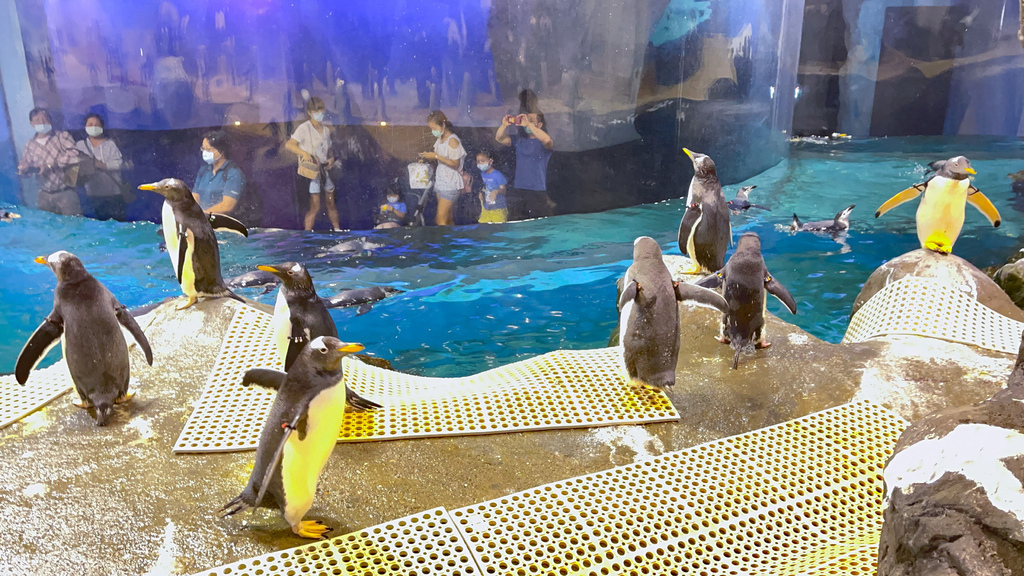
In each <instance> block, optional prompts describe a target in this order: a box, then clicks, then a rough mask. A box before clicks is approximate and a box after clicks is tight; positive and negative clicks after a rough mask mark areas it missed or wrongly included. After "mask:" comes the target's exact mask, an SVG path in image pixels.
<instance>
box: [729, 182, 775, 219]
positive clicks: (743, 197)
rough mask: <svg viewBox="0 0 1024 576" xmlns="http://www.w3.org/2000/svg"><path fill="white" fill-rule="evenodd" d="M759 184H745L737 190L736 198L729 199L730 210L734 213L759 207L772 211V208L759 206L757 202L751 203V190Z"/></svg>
mask: <svg viewBox="0 0 1024 576" xmlns="http://www.w3.org/2000/svg"><path fill="white" fill-rule="evenodd" d="M754 188H757V186H744V187H743V188H740V189H739V190H737V191H736V198H734V199H732V200H729V202H728V204H729V210H730V211H731V212H732V213H733V214H739V213H740V212H746V211H747V210H750V209H751V208H758V209H761V210H767V211H769V212H771V211H772V209H771V208H765V207H764V206H758V205H757V204H751V203H750V200H749V196H750V191H751V190H753V189H754Z"/></svg>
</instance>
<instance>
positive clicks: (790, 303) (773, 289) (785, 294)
mask: <svg viewBox="0 0 1024 576" xmlns="http://www.w3.org/2000/svg"><path fill="white" fill-rule="evenodd" d="M764 288H765V290H767V291H768V293H769V294H771V295H772V296H775V297H776V298H778V299H779V302H782V303H783V304H785V305H786V308H789V311H790V312H792V313H793V314H796V300H793V296H791V295H790V294H789V290H786V287H785V286H783V285H782V284H781V283H780V282H779V281H778V280H776V279H775V278H774V277H773V276H772V275H771V274H769V275H767V276H765V278H764Z"/></svg>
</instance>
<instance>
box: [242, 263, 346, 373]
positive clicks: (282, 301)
mask: <svg viewBox="0 0 1024 576" xmlns="http://www.w3.org/2000/svg"><path fill="white" fill-rule="evenodd" d="M257 268H258V269H259V270H262V271H263V272H269V273H271V274H273V275H274V276H277V277H278V278H280V279H281V287H280V288H279V289H278V291H277V302H276V303H275V304H274V317H273V318H272V319H271V321H270V325H271V326H272V327H273V329H274V341H275V342H276V343H277V355H278V357H279V358H280V359H281V363H282V364H283V365H284V369H285V370H288V368H290V367H291V365H292V363H293V362H295V359H296V358H297V357H298V355H299V352H301V351H302V348H303V347H305V346H306V344H308V343H309V342H310V341H311V340H313V339H314V338H317V337H320V336H331V337H333V338H337V337H338V328H337V326H335V325H334V319H333V318H331V314H330V312H328V311H327V306H326V305H324V302H323V301H322V300H321V299H320V297H319V296H317V294H316V289H315V288H314V287H313V279H312V278H311V277H310V275H309V272H308V271H306V267H305V266H303V265H302V264H299V263H298V262H286V263H284V264H281V265H280V266H257Z"/></svg>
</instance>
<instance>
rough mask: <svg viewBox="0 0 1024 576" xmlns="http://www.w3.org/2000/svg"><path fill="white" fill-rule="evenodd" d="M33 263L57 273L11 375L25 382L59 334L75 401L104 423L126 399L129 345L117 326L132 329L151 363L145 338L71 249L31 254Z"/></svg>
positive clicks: (126, 311) (20, 381) (55, 342)
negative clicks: (44, 310) (49, 299)
mask: <svg viewBox="0 0 1024 576" xmlns="http://www.w3.org/2000/svg"><path fill="white" fill-rule="evenodd" d="M36 262H38V263H39V264H45V265H46V266H48V267H49V268H50V270H52V271H53V273H54V275H55V276H57V288H56V289H55V290H54V291H53V311H51V312H50V314H49V315H48V316H47V317H46V320H44V321H43V323H42V324H40V325H39V328H36V331H35V332H33V333H32V336H31V337H30V338H29V340H28V342H26V343H25V347H24V348H22V350H21V353H20V354H19V355H18V361H17V364H16V365H15V368H14V375H15V378H16V379H17V380H18V383H19V384H22V385H24V384H25V382H26V381H28V377H29V373H30V372H31V371H32V370H33V369H34V368H35V367H36V365H37V364H39V360H40V359H42V357H43V356H45V355H46V352H47V351H49V349H50V348H52V347H53V346H55V345H56V344H57V342H58V339H59V340H60V342H61V344H62V345H63V351H64V360H65V362H66V363H67V366H68V372H69V373H70V374H71V381H72V383H74V385H75V391H77V392H78V396H79V398H80V399H81V401H80V402H76V403H75V405H76V406H78V407H80V408H95V412H96V424H97V425H98V426H106V424H107V422H108V420H109V419H110V414H111V412H112V411H113V407H114V404H120V403H122V402H127V401H128V400H129V399H130V398H131V394H129V393H128V384H129V381H130V366H129V362H128V346H127V344H126V343H125V339H124V335H123V334H122V333H121V328H120V327H121V326H124V327H125V329H127V330H128V332H129V333H131V335H132V337H133V338H134V339H135V341H136V342H138V344H139V347H140V348H142V351H143V352H144V353H145V355H146V362H148V363H149V365H150V366H152V365H153V351H152V350H151V349H150V347H149V341H148V340H147V339H146V335H145V334H143V333H142V328H139V324H138V323H137V322H136V321H135V318H133V317H132V315H131V314H130V313H129V312H128V310H127V309H126V308H125V307H124V305H122V304H121V303H120V302H118V301H117V298H115V297H114V295H113V294H111V293H110V291H109V290H107V288H106V287H105V286H104V285H103V284H101V283H100V281H99V280H97V279H95V278H93V276H92V274H89V272H88V271H87V270H86V269H85V266H83V265H82V261H81V260H79V259H78V258H77V257H76V256H75V255H74V254H71V253H69V252H64V251H60V252H54V253H53V254H50V255H49V256H47V257H45V258H44V257H43V256H40V257H39V258H36Z"/></svg>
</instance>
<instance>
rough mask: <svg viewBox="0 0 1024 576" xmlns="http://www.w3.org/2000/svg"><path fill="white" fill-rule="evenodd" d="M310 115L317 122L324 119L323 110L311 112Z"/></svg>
mask: <svg viewBox="0 0 1024 576" xmlns="http://www.w3.org/2000/svg"><path fill="white" fill-rule="evenodd" d="M312 116H313V120H316V121H317V122H323V121H324V113H323V112H313V114H312Z"/></svg>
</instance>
